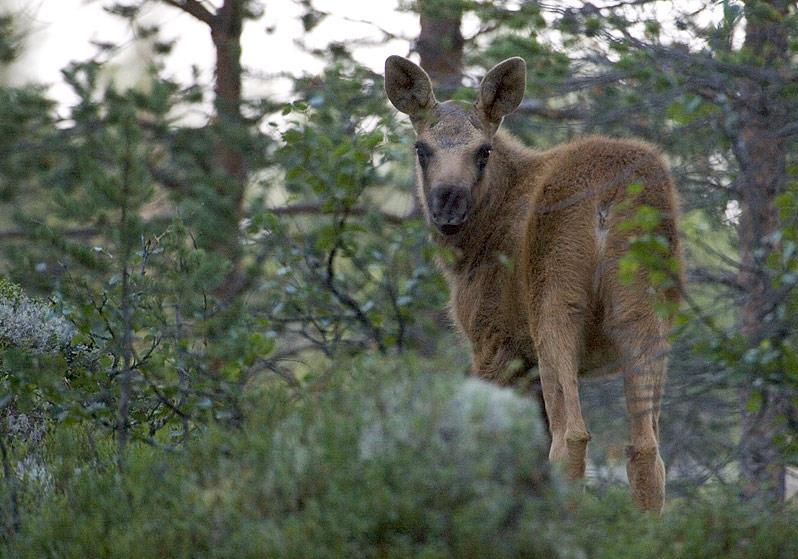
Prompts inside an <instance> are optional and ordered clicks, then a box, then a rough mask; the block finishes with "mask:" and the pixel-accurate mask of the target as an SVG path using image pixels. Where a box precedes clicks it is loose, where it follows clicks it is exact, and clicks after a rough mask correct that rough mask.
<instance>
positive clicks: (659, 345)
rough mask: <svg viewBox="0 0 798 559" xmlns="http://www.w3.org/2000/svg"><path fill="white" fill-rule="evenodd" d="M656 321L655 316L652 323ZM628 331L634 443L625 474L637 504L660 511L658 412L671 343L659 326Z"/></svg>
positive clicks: (627, 385) (626, 367)
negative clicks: (666, 339)
mask: <svg viewBox="0 0 798 559" xmlns="http://www.w3.org/2000/svg"><path fill="white" fill-rule="evenodd" d="M656 322H657V319H656V318H653V317H652V321H651V323H649V326H650V325H651V324H655V323H656ZM637 326H638V327H637V328H635V329H634V332H632V331H627V332H626V335H625V336H624V337H625V340H626V342H625V343H624V346H625V351H623V352H622V355H623V357H622V359H623V371H624V394H625V396H626V407H627V409H628V412H629V425H630V435H631V443H632V444H631V446H630V447H629V448H628V449H627V458H628V463H627V466H626V473H627V475H628V476H629V485H630V487H631V490H632V497H633V499H634V501H635V503H636V504H637V505H638V506H639V507H641V508H642V509H645V510H652V511H657V512H659V511H661V510H662V507H663V505H664V502H665V465H664V464H663V462H662V457H661V456H660V453H659V412H660V402H661V399H662V388H663V385H664V383H665V375H666V370H667V356H666V354H667V350H668V345H667V343H666V341H665V339H664V334H663V333H662V332H661V331H660V329H659V328H651V327H649V328H645V327H641V325H640V324H638V325H637Z"/></svg>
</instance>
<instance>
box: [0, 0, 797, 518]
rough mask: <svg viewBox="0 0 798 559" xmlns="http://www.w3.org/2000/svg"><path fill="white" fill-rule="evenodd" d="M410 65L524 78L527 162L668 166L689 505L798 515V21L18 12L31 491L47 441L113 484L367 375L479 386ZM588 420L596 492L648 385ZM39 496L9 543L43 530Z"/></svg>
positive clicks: (140, 3)
mask: <svg viewBox="0 0 798 559" xmlns="http://www.w3.org/2000/svg"><path fill="white" fill-rule="evenodd" d="M390 54H399V55H402V56H408V57H409V58H411V59H412V60H414V61H415V62H417V63H419V64H420V65H421V66H422V67H423V68H424V69H425V70H426V71H427V72H428V74H429V75H430V76H431V78H432V80H433V82H434V85H435V88H436V94H437V96H438V98H439V99H445V98H457V99H464V100H473V99H474V98H475V91H474V87H475V86H476V85H477V84H478V83H479V81H480V79H481V78H482V76H484V74H485V72H486V71H487V70H488V69H489V68H490V67H491V66H492V65H494V64H495V63H497V62H499V61H501V60H503V59H504V58H506V57H510V56H521V57H523V58H524V59H525V60H526V62H527V67H528V73H527V80H528V83H527V95H526V98H525V99H524V101H523V103H522V105H521V107H520V108H519V110H518V111H516V112H515V113H514V114H512V115H510V116H509V117H508V118H506V119H505V123H504V126H505V128H506V129H509V130H510V131H512V132H513V133H514V134H515V135H517V136H518V137H519V138H520V139H522V140H523V141H524V142H525V143H526V144H527V145H529V146H531V147H533V148H537V149H545V148H548V147H551V146H554V145H556V144H558V143H561V142H565V141H568V140H570V139H573V138H576V137H578V136H580V135H584V134H588V133H601V134H606V135H611V136H619V137H631V136H634V137H640V138H643V139H645V140H648V141H650V142H652V143H654V144H655V145H657V146H659V148H660V149H661V151H662V153H663V155H664V156H665V158H666V160H667V161H668V163H669V164H670V166H671V169H672V172H673V175H674V178H675V181H676V184H677V186H678V189H679V191H680V194H681V199H682V234H683V243H684V246H685V252H686V261H687V269H686V270H685V273H686V276H687V278H688V285H687V290H686V292H685V293H684V296H685V302H684V305H683V307H682V309H681V310H680V312H679V314H678V317H677V327H676V329H675V331H674V333H673V351H672V355H671V356H670V358H669V360H670V365H669V371H670V373H669V381H668V386H667V389H666V399H665V403H664V407H663V411H662V420H661V428H662V430H663V432H662V445H663V455H664V458H665V462H666V464H667V465H668V478H669V492H670V494H671V495H672V496H673V497H674V498H688V497H689V496H691V495H695V494H706V492H712V491H715V490H717V489H718V488H724V489H730V490H731V491H732V492H733V493H735V494H736V495H741V496H743V497H744V499H745V500H749V501H755V502H760V503H778V502H781V501H784V499H785V498H786V497H788V496H789V495H790V494H791V493H793V492H794V491H795V489H794V486H795V484H796V481H794V480H795V477H794V476H795V473H794V472H795V466H796V465H798V440H797V439H796V432H798V411H797V410H798V337H797V336H796V328H795V326H796V324H795V323H796V320H798V318H796V316H798V315H797V314H796V312H795V311H796V308H797V307H798V293H797V292H796V290H795V287H796V285H798V251H796V248H798V245H796V243H798V223H797V222H796V201H798V198H797V197H798V156H797V155H796V154H798V151H796V149H795V148H796V145H798V144H797V142H798V120H796V115H798V70H797V68H796V56H798V14H797V13H796V6H795V4H794V2H788V1H787V0H749V1H735V0H723V1H716V0H703V1H698V0H696V1H692V0H690V1H683V2H668V1H662V0H651V1H647V0H606V1H604V0H596V1H595V2H541V1H531V0H530V1H523V0H517V1H510V0H506V1H502V0H499V1H493V2H490V1H483V0H417V1H410V0H405V1H402V0H400V1H397V2H394V1H390V0H375V1H372V2H341V1H337V2H336V1H333V0H329V1H324V0H264V1H255V0H125V1H122V2H114V1H108V0H94V1H88V0H35V1H23V0H0V200H2V206H0V274H2V278H3V279H2V281H3V285H2V289H3V291H2V296H3V298H4V299H3V301H4V302H3V304H4V305H6V307H7V315H6V316H7V317H9V318H7V320H6V322H5V324H4V326H2V327H0V328H1V329H2V332H0V340H2V345H0V348H2V356H1V357H0V373H2V375H3V376H2V379H3V380H2V382H3V385H2V387H3V391H4V392H3V395H2V399H0V401H1V402H2V405H3V411H2V414H3V417H4V418H5V421H6V422H5V423H4V424H3V425H4V426H3V427H2V430H3V433H2V438H3V440H4V441H5V442H4V448H3V457H4V463H5V465H6V467H7V473H6V476H7V477H8V476H12V477H13V475H12V474H11V473H9V472H11V471H12V470H13V469H14V468H15V467H17V466H18V465H19V464H23V463H25V464H28V466H25V468H28V469H30V468H32V467H33V466H31V464H34V465H36V467H37V468H40V469H41V471H42V472H44V473H42V474H41V475H44V476H45V477H47V476H50V477H49V478H47V479H50V480H51V481H50V482H48V483H55V482H53V481H52V480H56V481H57V480H58V479H61V478H59V477H58V476H59V475H61V474H57V473H55V470H54V468H55V466H53V465H52V463H50V462H48V460H51V459H52V456H51V455H49V454H48V452H52V448H54V447H53V445H56V444H62V443H56V442H52V441H55V440H60V439H59V437H73V436H78V435H75V434H74V433H76V432H79V433H80V435H79V438H80V440H81V441H83V442H82V443H80V444H81V445H84V444H85V445H89V447H92V446H91V445H94V446H93V447H92V448H94V449H95V450H94V451H92V452H94V454H91V453H90V457H89V458H87V456H89V455H85V454H80V453H78V454H77V455H76V456H75V457H73V459H74V460H76V461H77V462H79V463H81V464H84V463H86V464H88V463H92V464H95V465H101V464H111V465H112V466H109V467H110V468H111V470H113V465H114V464H116V467H117V468H122V467H123V464H124V462H125V457H126V456H127V455H128V454H127V453H129V452H133V451H132V450H131V449H130V448H129V447H130V445H133V448H138V449H150V450H149V451H152V452H155V450H153V449H160V450H158V452H167V453H168V452H175V451H179V449H181V448H183V447H184V445H186V444H187V443H188V441H190V440H191V439H192V438H193V437H202V436H205V435H203V433H207V432H208V431H212V430H214V429H222V430H225V429H232V430H234V431H235V432H239V431H240V430H242V429H243V430H244V431H246V430H247V429H251V422H252V419H251V418H252V417H260V415H259V414H261V413H263V412H262V411H254V410H262V409H263V408H264V407H266V408H269V409H272V408H273V406H275V405H276V404H274V403H273V402H276V401H279V402H281V406H288V407H290V405H291V404H290V402H294V401H297V400H302V399H303V398H305V397H307V395H308V394H317V393H323V392H324V390H325V389H326V387H328V386H329V385H330V384H331V383H332V384H337V383H344V384H345V383H346V382H347V381H346V378H347V374H348V373H347V371H355V370H359V368H362V367H365V368H366V369H368V370H371V371H380V370H383V369H384V370H385V371H389V370H394V368H395V367H399V368H400V369H403V368H404V369H413V370H419V371H425V372H426V373H428V374H434V375H449V376H454V377H458V378H459V377H462V376H465V375H467V374H468V370H469V363H470V349H469V347H468V344H467V342H466V341H465V340H463V339H461V338H460V337H459V336H458V335H457V334H456V333H455V332H454V330H453V327H452V325H451V324H450V321H449V318H448V314H447V311H446V301H447V297H448V293H447V287H446V284H445V282H444V281H443V278H442V276H441V275H440V273H439V271H438V269H437V267H436V265H435V263H434V261H435V258H436V256H438V257H440V256H442V255H441V254H439V251H438V249H436V248H435V247H434V246H433V244H432V243H431V242H430V241H429V239H428V234H427V230H426V225H425V223H424V220H423V218H422V216H421V212H420V209H419V206H418V202H417V200H416V198H415V187H414V181H415V178H414V170H413V169H414V160H413V157H414V154H413V149H412V145H413V142H414V139H413V132H412V129H411V127H410V126H409V122H408V119H407V118H406V117H405V116H404V115H401V114H398V113H397V112H396V111H395V110H394V109H393V107H391V106H390V105H389V104H388V103H387V100H386V98H385V95H384V92H383V82H382V80H383V76H382V72H383V63H384V60H385V57H386V56H388V55H390ZM637 241H638V242H636V243H633V248H632V250H631V251H630V255H629V257H628V259H627V260H626V261H625V262H626V266H627V269H630V270H639V269H641V268H645V269H649V270H656V269H658V266H661V263H660V262H658V258H657V252H656V247H657V246H658V245H657V239H655V238H645V236H643V237H641V238H639V239H637ZM12 318H13V320H12ZM364 362H366V363H367V365H363V363H364ZM397 363H399V364H400V365H397ZM353 374H354V373H353ZM374 374H377V373H374ZM535 375H536V371H535V370H532V371H530V372H529V378H530V379H531V378H534V377H535ZM331 379H335V380H331ZM277 394H279V396H277ZM582 397H583V401H584V404H583V407H584V410H585V413H586V417H587V422H588V427H589V429H590V431H591V433H592V435H593V440H592V441H591V447H590V467H589V485H590V487H591V488H594V489H593V490H595V491H599V492H600V491H603V490H605V489H607V488H612V487H615V486H618V485H621V486H622V485H623V484H625V483H626V474H625V460H626V457H625V455H624V449H625V446H626V444H627V443H626V441H627V438H628V435H627V424H626V412H625V409H624V401H623V394H622V381H621V379H594V380H587V381H585V382H584V383H583V385H582ZM266 402H272V404H267V403H266ZM285 409H287V408H285V407H280V410H283V411H280V412H275V413H276V414H277V415H278V416H279V415H280V414H285V413H287V412H285ZM247 426H249V427H247ZM59 432H62V433H71V434H68V435H63V434H62V435H58V434H57V433H59ZM48 441H49V442H48ZM86 441H90V443H89V442H86ZM103 441H104V442H103ZM75 444H77V443H75ZM103 444H105V445H107V449H108V450H107V452H106V454H103V452H100V451H96V448H97V445H100V446H102V445H103ZM48 445H49V446H48ZM78 446H80V445H78ZM48 448H49V449H51V450H47V449H48ZM59 448H62V449H63V447H59ZM81 448H83V447H82V446H81ZM149 451H148V452H149ZM87 452H88V451H87ZM136 452H139V451H136ZM167 455H168V454H167ZM48 456H50V458H48ZM25 460H27V461H28V462H25ZM15 464H16V465H17V466H15ZM86 467H88V466H86ZM98 467H99V466H98ZM23 469H24V468H23ZM26 471H28V470H26ZM37 471H38V470H37ZM26 475H28V474H26ZM18 477H19V476H18ZM20 479H22V478H20ZM65 479H66V478H65ZM70 479H71V478H70ZM62 481H63V480H62ZM63 483H64V484H68V482H67V481H63ZM69 483H71V482H69ZM19 484H21V485H19ZM19 484H18V485H15V486H13V487H12V486H8V487H9V488H7V489H6V491H7V494H6V497H7V498H8V499H9V502H13V503H15V504H14V506H13V507H11V508H9V509H8V510H12V509H13V510H14V511H16V512H14V513H13V514H11V513H9V514H11V516H9V517H8V518H6V520H5V522H6V526H7V532H8V533H9V534H11V533H16V532H18V531H19V530H20V529H21V528H20V526H22V525H23V524H24V522H23V520H24V516H25V514H26V513H25V510H28V511H29V514H31V515H34V516H35V515H36V514H39V513H38V512H35V511H37V510H39V509H36V508H35V507H34V506H33V505H30V507H33V508H29V509H26V508H25V506H28V505H26V504H25V503H28V504H30V503H34V502H40V501H37V499H40V497H36V496H35V495H37V494H38V493H37V490H35V489H31V488H28V489H26V488H25V487H26V486H24V484H23V483H22V482H21V481H19ZM55 485H56V486H58V483H55ZM12 490H13V491H12ZM26 491H27V493H26ZM9 492H11V493H9ZM12 493H13V494H12ZM56 493H57V491H56ZM26 495H27V496H26ZM26 499H27V500H26ZM37 506H38V505H37ZM20 511H22V512H20ZM30 511H33V512H30ZM21 518H22V519H21Z"/></svg>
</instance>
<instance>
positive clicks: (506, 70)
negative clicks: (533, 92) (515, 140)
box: [477, 56, 526, 126]
mask: <svg viewBox="0 0 798 559" xmlns="http://www.w3.org/2000/svg"><path fill="white" fill-rule="evenodd" d="M524 89H526V62H524V59H523V58H519V57H517V56H515V57H513V58H508V59H507V60H505V61H504V62H499V63H498V64H497V65H496V66H494V67H493V68H491V69H490V71H489V72H488V73H487V75H486V76H485V78H484V79H483V80H482V83H481V84H480V85H479V98H478V99H477V110H478V111H479V112H480V113H482V115H483V116H484V118H485V119H486V120H487V121H488V122H490V123H493V124H495V125H496V126H498V125H499V123H501V120H502V118H503V117H504V116H506V115H508V114H510V113H511V112H513V111H514V110H515V109H517V108H518V105H520V104H521V100H522V99H523V98H524Z"/></svg>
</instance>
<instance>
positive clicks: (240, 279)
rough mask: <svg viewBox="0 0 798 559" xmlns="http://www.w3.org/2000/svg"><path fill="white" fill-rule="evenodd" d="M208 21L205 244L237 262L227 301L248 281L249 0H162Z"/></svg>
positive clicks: (224, 292) (222, 292)
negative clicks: (245, 80)
mask: <svg viewBox="0 0 798 559" xmlns="http://www.w3.org/2000/svg"><path fill="white" fill-rule="evenodd" d="M162 1H163V2H164V3H166V4H169V5H170V6H174V7H176V8H179V9H181V10H183V11H184V12H186V13H188V14H190V15H191V16H193V17H194V18H196V19H197V20H199V21H201V22H203V23H205V24H206V25H207V26H208V28H209V29H210V32H211V39H212V41H213V47H214V50H215V54H216V67H215V77H214V94H215V98H214V109H215V113H216V114H215V122H214V125H213V126H214V134H215V145H214V152H215V161H214V163H215V164H214V168H215V169H219V170H220V171H221V172H217V173H214V177H213V180H214V190H215V194H216V198H215V200H214V202H213V204H214V206H213V210H214V212H215V216H214V217H215V220H214V225H213V226H212V230H210V229H211V228H209V230H208V231H205V232H204V233H205V234H204V235H202V236H203V237H205V239H204V240H201V244H204V246H205V247H206V248H208V249H210V250H212V251H213V252H214V253H216V254H217V255H218V256H220V257H221V258H222V259H224V260H226V261H228V262H229V263H230V265H231V270H230V273H229V274H228V275H227V277H226V278H225V280H224V281H223V282H222V285H220V286H219V288H218V290H217V295H218V296H219V297H220V298H221V299H222V300H223V301H229V300H231V299H232V298H234V297H235V296H236V295H237V294H238V293H239V292H240V291H241V289H242V288H243V287H244V285H245V281H244V276H243V273H242V270H241V243H240V239H239V233H238V226H239V223H240V221H241V217H242V211H243V202H244V190H245V188H246V182H247V167H246V158H245V156H244V153H245V146H244V144H245V138H246V129H245V126H246V123H245V122H244V118H243V116H242V114H241V31H242V29H243V23H244V11H245V10H244V8H245V3H246V1H247V0H224V3H223V4H222V6H221V7H220V8H218V9H217V10H216V11H215V12H213V11H211V10H209V9H208V8H207V7H206V6H205V4H203V3H202V2H199V1H198V0H162Z"/></svg>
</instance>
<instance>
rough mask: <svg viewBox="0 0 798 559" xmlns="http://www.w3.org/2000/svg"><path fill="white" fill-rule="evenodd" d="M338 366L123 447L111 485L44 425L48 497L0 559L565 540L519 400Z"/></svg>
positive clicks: (345, 551)
mask: <svg viewBox="0 0 798 559" xmlns="http://www.w3.org/2000/svg"><path fill="white" fill-rule="evenodd" d="M338 367H340V369H339V370H336V371H330V372H329V373H328V374H326V375H325V381H324V385H323V390H313V391H309V392H306V393H305V394H304V395H303V396H302V397H301V398H300V399H298V400H296V399H293V398H287V396H288V394H286V393H284V392H279V391H278V392H270V393H269V394H268V399H266V400H264V401H258V402H257V404H256V405H257V406H258V407H259V408H260V411H258V413H257V414H255V416H254V417H253V419H252V422H251V423H248V424H247V426H246V428H245V429H244V430H243V431H239V432H237V433H231V432H229V431H226V430H218V429H211V430H210V431H208V432H206V433H204V434H202V435H201V436H199V437H198V438H196V439H195V440H194V441H192V443H191V444H190V445H189V446H188V447H187V448H186V450H185V452H183V453H180V454H174V455H163V454H161V453H159V452H157V451H154V450H152V449H149V448H147V447H142V446H135V447H133V448H132V449H131V455H130V457H129V461H128V464H129V468H128V469H127V470H126V472H125V473H124V475H123V476H122V477H121V478H120V477H118V476H117V474H115V473H114V472H113V471H108V470H106V469H104V468H103V467H102V465H101V464H102V463H103V462H102V460H101V459H100V460H99V461H97V462H95V460H97V459H98V458H99V457H101V456H102V455H103V454H107V452H108V449H107V448H105V447H104V446H103V445H99V446H97V445H95V444H94V443H92V442H91V441H90V440H89V439H88V438H87V437H86V435H85V434H82V433H81V432H80V430H74V429H68V430H62V431H60V433H61V435H60V436H59V437H56V438H55V439H54V440H53V442H52V443H51V445H50V448H49V449H48V451H47V461H48V463H49V462H50V461H52V462H53V463H54V468H53V470H52V472H51V475H52V476H53V481H52V487H53V490H51V491H50V492H49V493H46V494H45V495H44V496H43V497H42V498H41V500H40V501H39V502H37V503H35V505H34V506H32V507H31V508H30V509H29V510H27V511H26V512H25V513H24V515H23V525H24V526H25V529H24V532H22V533H20V534H19V535H18V536H17V538H16V540H15V541H14V542H13V543H12V544H11V545H10V547H7V551H8V552H9V553H11V554H12V555H14V556H17V557H40V556H42V555H45V556H46V555H57V556H61V557H78V556H85V555H86V554H89V555H97V554H99V555H103V556H108V557H125V556H130V555H131V554H134V555H136V556H137V557H160V556H164V555H168V556H172V557H183V556H213V557H263V556H269V557H307V556H314V557H352V556H358V557H385V556H390V557H419V556H425V557H463V556H474V557H477V556H484V555H485V554H490V555H491V556H494V557H513V556H518V555H519V554H521V555H523V556H526V557H556V556H559V552H558V551H557V550H556V548H557V547H562V545H563V541H565V542H567V541H568V540H569V539H570V537H565V538H563V536H564V534H561V533H559V532H558V531H557V524H558V522H559V520H560V519H562V518H564V513H563V512H562V511H560V510H559V509H558V503H559V501H560V499H561V497H560V496H559V495H560V493H559V490H558V489H557V484H556V483H555V482H554V481H553V480H552V479H551V474H550V472H549V469H548V463H547V460H546V447H545V438H544V435H543V430H542V426H541V425H540V422H539V419H538V418H539V412H538V410H536V408H535V406H534V404H533V403H531V402H530V401H528V400H526V399H524V398H521V397H519V396H516V395H515V394H513V393H512V392H510V391H509V390H507V389H499V388H495V387H493V386H490V385H488V384H485V383H482V382H479V381H475V380H462V379H459V378H456V377H452V376H448V375H444V374H435V375H430V374H421V373H420V372H411V371H412V369H413V364H412V363H411V362H408V361H404V362H395V363H389V362H386V361H384V360H374V359H369V360H366V362H365V363H349V364H345V363H340V364H339V365H338ZM319 388H322V385H320V386H319ZM73 463H89V464H91V463H95V464H97V465H96V466H89V467H88V468H86V469H81V470H80V471H75V470H70V468H69V464H73ZM58 464H63V465H62V466H59V465H58ZM566 555H567V554H566Z"/></svg>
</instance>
